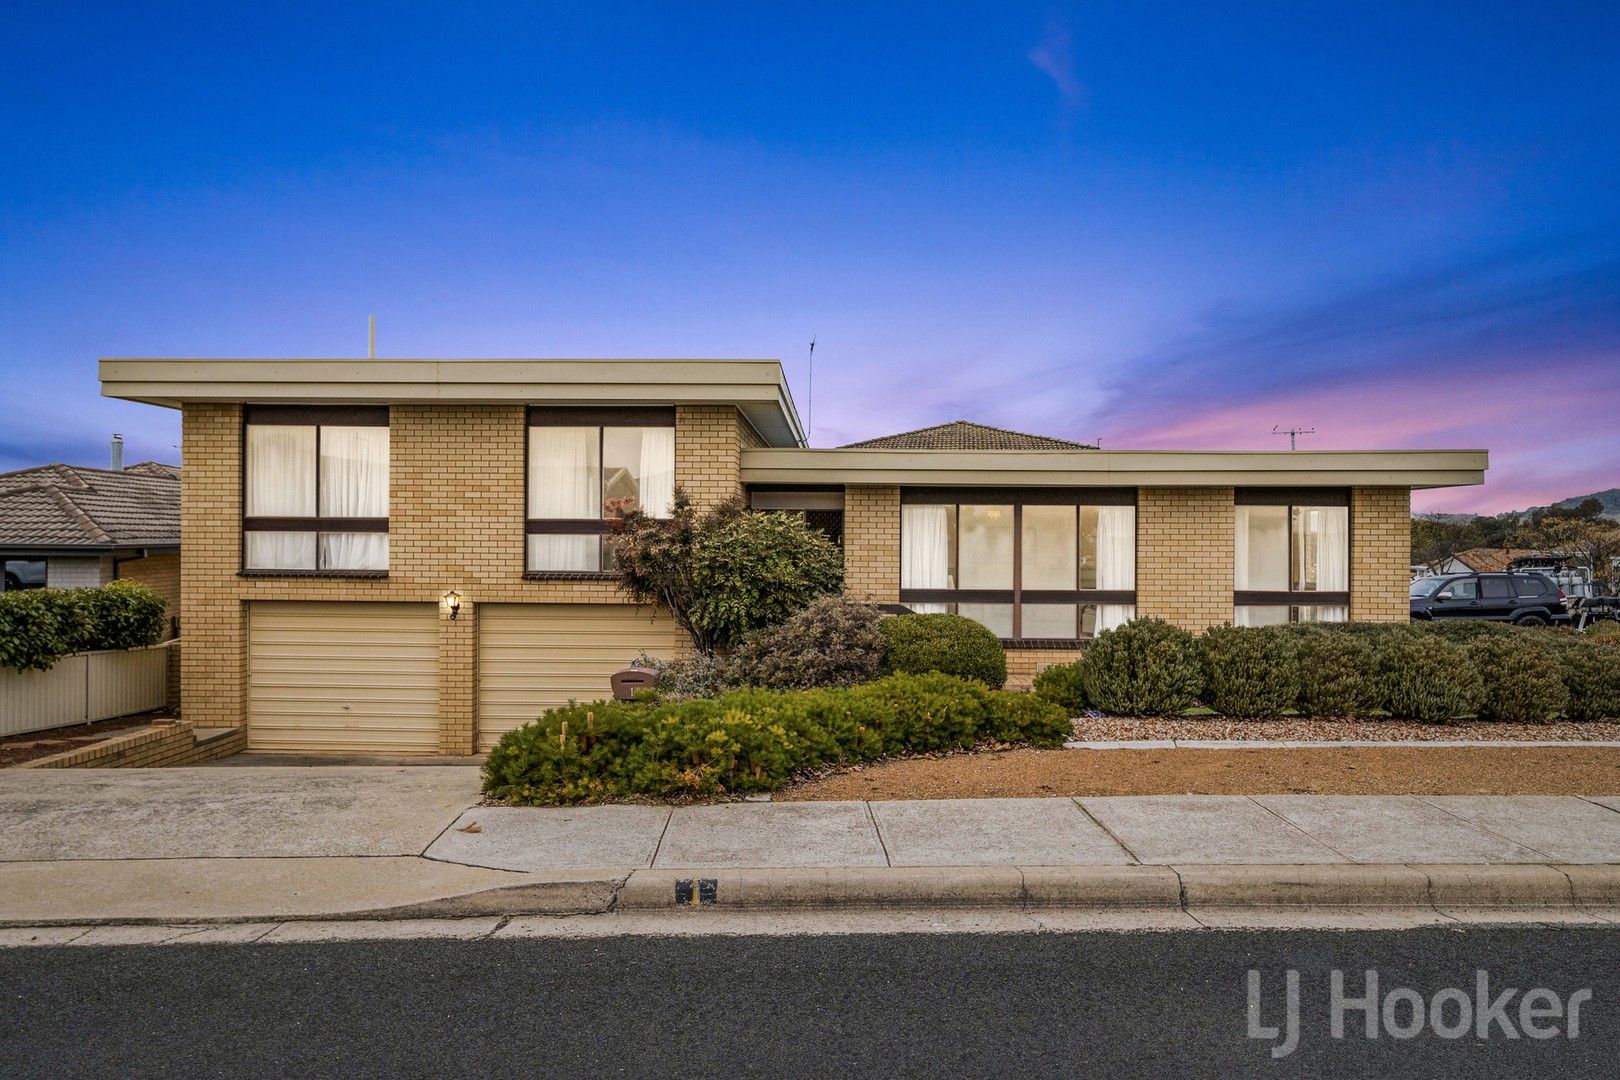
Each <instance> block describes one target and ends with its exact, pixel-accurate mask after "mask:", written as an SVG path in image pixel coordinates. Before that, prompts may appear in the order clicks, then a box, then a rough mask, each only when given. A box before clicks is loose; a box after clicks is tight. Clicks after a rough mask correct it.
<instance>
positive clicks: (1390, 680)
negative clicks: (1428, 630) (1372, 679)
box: [1378, 630, 1484, 723]
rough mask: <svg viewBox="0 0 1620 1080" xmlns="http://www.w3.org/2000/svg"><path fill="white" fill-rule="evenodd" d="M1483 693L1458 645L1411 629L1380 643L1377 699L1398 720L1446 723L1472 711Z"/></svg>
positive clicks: (1390, 635) (1465, 652)
mask: <svg viewBox="0 0 1620 1080" xmlns="http://www.w3.org/2000/svg"><path fill="white" fill-rule="evenodd" d="M1483 693H1484V686H1483V684H1482V683H1481V682H1480V677H1479V671H1478V670H1477V669H1476V668H1475V667H1474V662H1473V660H1472V658H1471V657H1470V656H1469V655H1468V651H1467V650H1466V649H1464V648H1463V647H1462V646H1461V645H1453V644H1452V643H1451V642H1449V641H1447V640H1445V639H1444V638H1442V637H1440V636H1438V635H1436V634H1425V633H1420V632H1415V631H1411V630H1407V631H1406V632H1404V633H1399V634H1388V635H1385V638H1384V640H1382V641H1380V642H1379V644H1378V697H1379V704H1380V705H1382V706H1383V708H1384V710H1385V711H1386V712H1388V713H1389V714H1390V715H1391V716H1393V717H1395V718H1396V719H1400V720H1425V721H1428V722H1430V723H1449V722H1451V721H1453V720H1457V719H1460V718H1462V717H1464V716H1469V715H1472V714H1473V713H1474V711H1475V710H1476V709H1478V708H1479V703H1480V698H1481V696H1482V695H1483Z"/></svg>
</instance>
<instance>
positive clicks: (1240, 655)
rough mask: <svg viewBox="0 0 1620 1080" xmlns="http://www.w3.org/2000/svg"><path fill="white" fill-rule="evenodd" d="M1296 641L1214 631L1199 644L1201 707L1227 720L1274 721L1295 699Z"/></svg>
mask: <svg viewBox="0 0 1620 1080" xmlns="http://www.w3.org/2000/svg"><path fill="white" fill-rule="evenodd" d="M1294 637H1295V635H1293V634H1289V633H1287V632H1286V631H1284V632H1278V629H1277V628H1273V627H1248V626H1216V627H1212V628H1211V629H1209V630H1206V631H1205V632H1204V636H1203V637H1201V638H1199V639H1198V657H1199V660H1200V662H1201V663H1202V664H1203V670H1204V690H1203V700H1204V704H1206V705H1208V706H1209V707H1210V708H1212V709H1214V710H1215V711H1216V712H1218V713H1222V714H1224V715H1226V716H1237V717H1253V716H1276V715H1278V714H1280V713H1282V712H1284V711H1285V710H1288V709H1291V708H1293V707H1294V704H1295V702H1296V701H1297V700H1298V698H1299V661H1298V658H1297V649H1296V646H1295V644H1294Z"/></svg>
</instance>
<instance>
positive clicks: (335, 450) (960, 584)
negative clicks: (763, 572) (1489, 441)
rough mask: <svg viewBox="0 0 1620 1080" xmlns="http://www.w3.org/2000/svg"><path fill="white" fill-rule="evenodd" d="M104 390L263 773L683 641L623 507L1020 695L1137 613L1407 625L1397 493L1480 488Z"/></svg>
mask: <svg viewBox="0 0 1620 1080" xmlns="http://www.w3.org/2000/svg"><path fill="white" fill-rule="evenodd" d="M101 380H102V389H103V393H104V394H107V395H109V396H112V397H118V398H124V399H127V400H133V401H142V402H148V403H151V404H155V405H162V406H167V407H170V408H175V409H179V410H180V412H181V421H182V430H183V451H184V459H185V470H184V474H183V478H182V500H181V519H182V523H183V528H184V533H185V538H186V544H185V548H184V552H183V555H182V559H183V564H182V577H183V580H184V593H183V605H184V608H183V612H184V614H183V618H184V622H185V626H186V639H187V644H186V649H185V652H184V655H183V657H182V693H183V707H184V711H185V715H186V718H187V719H188V720H191V721H193V722H194V723H197V724H200V725H234V724H238V723H242V722H244V721H245V722H246V723H247V725H248V741H249V745H250V746H252V747H254V748H259V749H268V750H305V751H307V750H356V749H362V750H388V751H421V752H441V753H468V752H472V751H475V750H483V749H488V748H489V747H490V746H491V745H492V744H493V743H494V742H495V740H496V739H498V738H499V736H500V735H501V733H503V732H504V731H507V730H509V729H511V728H512V727H514V726H517V725H519V724H522V723H524V722H526V721H528V720H530V719H533V718H534V717H535V716H536V715H538V714H539V713H540V712H541V711H542V710H543V709H545V708H546V707H548V706H551V705H554V704H558V703H561V702H564V701H566V700H567V699H569V698H575V699H580V700H589V699H591V698H595V697H598V696H602V695H603V694H605V692H606V691H607V678H608V675H609V674H610V673H611V672H612V671H614V670H616V669H617V668H619V667H621V666H623V665H624V664H625V663H626V662H627V661H628V660H629V659H630V658H631V657H633V656H634V655H636V654H637V653H638V652H640V651H642V650H646V651H649V652H653V653H665V654H668V653H671V652H673V651H676V650H679V649H681V648H683V643H682V640H681V637H680V635H679V633H678V631H677V629H676V627H675V625H674V622H673V620H672V619H671V618H670V617H669V616H668V615H667V613H659V612H654V611H651V610H648V609H645V608H637V607H635V606H633V605H630V604H628V603H626V602H625V600H624V597H623V596H622V595H621V593H620V592H619V590H618V588H617V585H616V578H615V575H614V571H613V562H612V547H611V544H609V543H607V542H605V538H606V537H607V535H608V532H609V525H608V515H609V514H610V513H611V512H612V508H613V507H615V506H622V505H625V504H626V503H639V504H640V505H641V506H642V507H644V508H647V509H649V510H651V511H653V512H657V511H658V510H659V509H661V508H664V507H667V506H668V505H669V503H670V500H671V498H672V496H673V493H674V491H675V489H676V488H677V487H680V488H682V489H684V490H685V491H686V492H687V493H688V494H689V495H690V496H691V497H692V499H693V501H694V502H695V503H696V504H697V505H698V506H700V507H703V506H712V505H716V504H718V503H720V502H722V501H725V500H728V499H732V498H738V497H741V498H745V499H746V500H747V501H748V502H749V504H750V505H752V506H753V507H755V508H758V509H766V510H788V511H800V512H803V513H805V514H806V515H807V517H809V518H810V519H811V520H812V521H813V522H814V523H815V524H817V525H818V526H819V527H821V528H823V529H824V530H826V531H827V532H828V534H829V535H832V536H834V537H836V538H838V539H840V540H841V543H842V547H843V551H844V562H845V590H846V592H847V593H848V594H850V595H852V596H855V597H858V598H861V599H865V600H869V601H872V602H874V603H878V604H883V605H886V606H890V607H891V608H899V607H904V608H907V609H910V610H913V611H956V612H959V613H961V614H963V615H967V616H969V617H971V618H974V619H977V620H979V621H980V622H982V623H984V624H985V625H986V626H989V627H991V628H992V629H993V630H994V631H995V632H996V633H997V634H998V635H999V636H1000V637H1001V638H1002V639H1003V640H1005V641H1006V642H1007V645H1008V650H1009V666H1010V668H1011V670H1012V672H1013V679H1014V681H1015V682H1019V681H1021V682H1025V683H1027V681H1028V680H1029V678H1030V677H1032V675H1033V674H1034V672H1035V671H1036V670H1037V669H1038V668H1039V667H1040V666H1042V665H1044V664H1047V663H1050V662H1053V661H1055V660H1059V659H1066V658H1071V657H1073V656H1075V655H1076V654H1077V650H1079V649H1080V648H1082V647H1083V646H1084V644H1085V642H1086V641H1087V640H1088V639H1089V638H1090V637H1091V636H1092V635H1094V634H1095V633H1097V632H1098V631H1100V630H1103V629H1106V628H1107V627H1110V626H1114V625H1117V624H1118V623H1120V622H1122V621H1124V620H1126V619H1128V618H1130V617H1132V616H1133V615H1144V616H1157V617H1160V618H1164V619H1167V620H1169V621H1171V622H1173V623H1176V624H1177V625H1180V626H1184V627H1187V628H1189V629H1192V630H1195V631H1199V630H1203V629H1204V628H1206V627H1209V626H1211V625H1215V624H1218V623H1224V622H1237V623H1243V624H1251V625H1252V624H1264V623H1274V622H1285V621H1290V620H1310V619H1346V618H1351V619H1357V620H1374V621H1392V622H1393V621H1405V620H1406V618H1407V614H1408V602H1407V580H1408V579H1407V564H1408V560H1409V529H1408V520H1409V517H1410V504H1411V492H1412V490H1413V489H1414V488H1432V487H1446V486H1452V485H1462V484H1479V483H1481V482H1482V481H1483V479H1484V470H1485V468H1486V454H1485V452H1484V451H1482V450H1417V451H1388V450H1386V451H1366V452H1362V451H1356V452H1331V453H1325V452H1316V451H1302V452H1297V453H1296V452H1286V451H1280V452H1279V451H1268V452H1224V451H1222V452H1215V451H1208V452H1200V451H1114V450H1098V449H1095V448H1092V447H1087V446H1084V445H1081V444H1078V443H1072V442H1068V441H1066V440H1062V439H1051V438H1045V437H1041V436H1033V435H1024V434H1020V433H1017V432H1010V431H1003V430H1000V429H997V428H991V427H987V426H984V425H978V424H970V423H967V422H965V421H963V422H958V423H954V424H942V425H938V426H936V427H932V428H925V429H922V430H920V431H913V432H906V433H903V434H899V435H892V436H887V437H885V438H881V439H872V440H868V441H866V442H863V443H857V444H855V445H852V446H845V447H838V448H810V447H807V446H806V445H805V438H804V433H803V428H802V427H801V424H800V421H799V417H798V414H797V412H796V411H795V409H794V405H793V402H792V398H791V396H790V394H789V392H788V387H787V382H786V380H785V378H784V376H783V373H782V368H781V365H780V364H778V363H777V362H776V361H714V360H668V361H642V360H621V361H601V360H460V361H437V360H104V361H102V364H101ZM452 601H454V602H452Z"/></svg>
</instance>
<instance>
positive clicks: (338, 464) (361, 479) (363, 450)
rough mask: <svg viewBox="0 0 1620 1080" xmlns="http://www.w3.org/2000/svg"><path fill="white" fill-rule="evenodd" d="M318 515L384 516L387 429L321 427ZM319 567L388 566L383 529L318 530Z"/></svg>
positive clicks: (385, 506)
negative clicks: (320, 532)
mask: <svg viewBox="0 0 1620 1080" xmlns="http://www.w3.org/2000/svg"><path fill="white" fill-rule="evenodd" d="M320 506H321V516H322V517H354V518H379V517H380V518H385V517H387V516H388V429H387V428H385V427H323V428H321V500H320ZM320 566H321V569H322V570H386V569H388V534H387V533H385V532H332V533H322V534H321V539H320Z"/></svg>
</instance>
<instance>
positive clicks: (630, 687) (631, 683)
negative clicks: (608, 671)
mask: <svg viewBox="0 0 1620 1080" xmlns="http://www.w3.org/2000/svg"><path fill="white" fill-rule="evenodd" d="M657 685H658V672H656V671H654V670H653V669H652V668H644V667H627V668H625V669H624V670H623V671H615V672H614V673H613V697H614V698H615V699H616V700H618V701H631V700H633V699H634V698H635V696H636V691H637V690H651V689H653V688H654V687H656V686H657Z"/></svg>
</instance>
